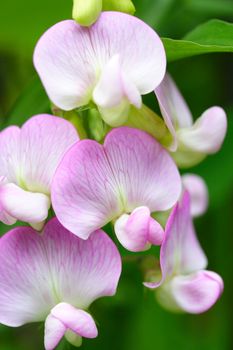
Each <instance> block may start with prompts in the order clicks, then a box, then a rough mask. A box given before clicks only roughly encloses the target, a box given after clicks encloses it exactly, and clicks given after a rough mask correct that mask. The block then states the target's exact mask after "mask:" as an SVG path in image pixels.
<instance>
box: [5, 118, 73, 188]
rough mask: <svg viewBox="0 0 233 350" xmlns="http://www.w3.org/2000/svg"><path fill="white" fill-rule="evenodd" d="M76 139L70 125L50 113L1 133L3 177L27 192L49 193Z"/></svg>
mask: <svg viewBox="0 0 233 350" xmlns="http://www.w3.org/2000/svg"><path fill="white" fill-rule="evenodd" d="M77 140H79V138H78V135H77V132H76V130H75V128H74V127H73V125H72V124H71V123H69V122H68V121H66V120H65V119H62V118H58V117H55V116H52V115H47V114H41V115H37V116H34V117H32V118H30V119H29V120H28V121H27V122H26V123H25V124H24V125H23V126H22V128H21V129H19V128H18V127H14V126H13V127H9V128H7V129H5V130H3V131H2V132H1V133H0V148H1V156H0V169H1V175H4V176H5V177H6V178H7V180H8V182H13V183H15V184H16V185H18V186H20V187H23V189H24V190H28V191H31V192H42V193H44V194H49V193H50V184H51V180H52V177H53V175H54V172H55V170H56V168H57V165H58V163H59V162H60V160H61V158H62V156H63V155H64V153H65V151H66V150H67V149H68V148H69V147H70V146H71V145H72V144H73V143H74V142H75V141H77Z"/></svg>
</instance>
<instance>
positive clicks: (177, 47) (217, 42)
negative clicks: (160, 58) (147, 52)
mask: <svg viewBox="0 0 233 350" xmlns="http://www.w3.org/2000/svg"><path fill="white" fill-rule="evenodd" d="M162 40H163V44H164V46H165V50H166V54H167V60H168V61H169V62H171V61H175V60H179V59H181V58H186V57H191V56H196V55H201V54H206V53H213V52H233V24H232V23H227V22H224V21H220V20H216V19H215V20H211V21H208V22H206V23H204V24H201V25H200V26H198V27H197V28H195V29H194V30H193V31H191V32H190V33H188V34H187V35H186V36H185V37H184V38H183V39H182V40H174V39H170V38H163V39H162Z"/></svg>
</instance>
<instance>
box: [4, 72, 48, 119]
mask: <svg viewBox="0 0 233 350" xmlns="http://www.w3.org/2000/svg"><path fill="white" fill-rule="evenodd" d="M49 111H50V102H49V99H48V97H47V95H46V93H45V91H44V89H43V87H42V85H41V82H40V80H39V78H38V77H37V76H36V77H35V78H33V80H32V82H31V83H30V84H29V86H28V87H27V88H26V89H25V91H24V92H23V93H22V95H21V96H20V97H19V98H18V100H17V101H16V103H15V105H14V107H13V108H12V110H11V111H10V113H9V116H8V118H7V121H6V123H7V125H12V124H15V125H21V124H22V123H24V122H25V121H26V120H27V119H28V118H30V117H31V116H33V115H35V114H40V113H47V112H49ZM4 126H6V125H4Z"/></svg>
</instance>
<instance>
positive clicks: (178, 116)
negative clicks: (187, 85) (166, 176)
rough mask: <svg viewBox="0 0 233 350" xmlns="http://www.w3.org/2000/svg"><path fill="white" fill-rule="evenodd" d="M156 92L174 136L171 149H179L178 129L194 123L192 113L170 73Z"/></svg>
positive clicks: (166, 121)
mask: <svg viewBox="0 0 233 350" xmlns="http://www.w3.org/2000/svg"><path fill="white" fill-rule="evenodd" d="M155 94H156V97H157V99H158V102H159V106H160V110H161V113H162V116H163V118H164V121H165V123H166V125H167V127H168V129H169V131H170V133H171V135H172V137H173V143H172V144H171V145H170V150H171V151H173V152H174V151H176V149H177V135H176V129H180V128H184V127H190V126H191V125H192V123H193V122H192V114H191V112H190V110H189V108H188V105H187V104H186V102H185V100H184V98H183V96H182V95H181V93H180V91H179V90H178V88H177V86H176V85H175V82H174V81H173V79H172V78H171V76H170V75H169V74H168V73H167V74H166V75H165V77H164V79H163V81H162V83H161V84H160V85H159V86H158V87H157V88H156V89H155Z"/></svg>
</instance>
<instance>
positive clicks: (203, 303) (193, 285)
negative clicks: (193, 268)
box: [171, 270, 223, 314]
mask: <svg viewBox="0 0 233 350" xmlns="http://www.w3.org/2000/svg"><path fill="white" fill-rule="evenodd" d="M171 288H172V294H173V296H174V299H175V301H176V303H177V304H178V305H179V307H180V309H181V310H183V311H186V312H189V313H193V314H199V313H202V312H205V311H207V310H208V309H210V308H211V307H212V306H213V305H214V304H215V303H216V301H217V300H218V299H219V297H220V296H221V294H222V291H223V280H222V278H221V277H220V276H219V275H218V274H216V273H215V272H212V271H206V270H201V271H198V272H196V273H194V274H192V275H189V276H176V277H174V278H173V280H172V281H171Z"/></svg>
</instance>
